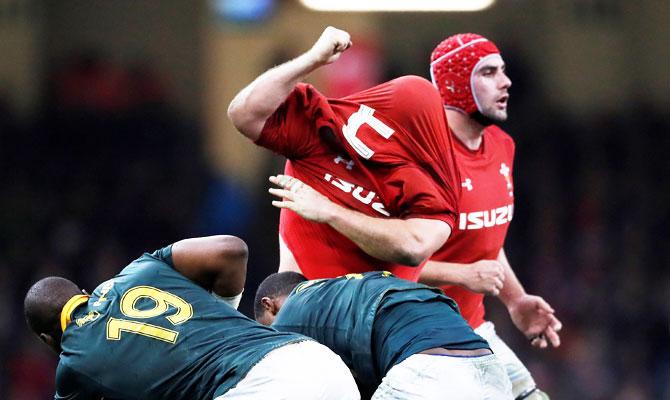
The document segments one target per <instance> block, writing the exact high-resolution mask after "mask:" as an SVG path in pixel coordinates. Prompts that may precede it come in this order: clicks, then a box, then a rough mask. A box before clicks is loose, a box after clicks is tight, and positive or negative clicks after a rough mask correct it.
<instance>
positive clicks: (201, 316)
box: [24, 236, 360, 400]
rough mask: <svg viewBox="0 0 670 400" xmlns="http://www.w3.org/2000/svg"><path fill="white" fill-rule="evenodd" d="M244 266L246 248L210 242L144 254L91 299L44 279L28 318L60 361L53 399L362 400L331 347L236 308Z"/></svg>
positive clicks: (225, 239) (232, 241) (27, 304)
mask: <svg viewBox="0 0 670 400" xmlns="http://www.w3.org/2000/svg"><path fill="white" fill-rule="evenodd" d="M246 262H247V247H246V244H245V243H244V242H243V241H242V240H240V239H238V238H236V237H233V236H212V237H206V238H196V239H186V240H182V241H179V242H177V243H174V244H173V245H171V246H168V247H165V248H162V249H160V250H157V251H155V252H154V253H152V254H148V253H145V254H144V255H143V256H141V257H140V258H138V259H137V260H135V261H133V262H132V263H130V264H129V265H128V266H127V267H125V268H124V269H123V270H122V271H121V273H119V274H118V275H117V276H115V277H114V278H112V279H110V280H108V281H106V282H104V283H102V284H101V285H100V286H98V287H97V288H96V289H95V291H94V292H93V294H92V295H90V296H89V295H87V294H82V291H81V290H80V289H79V288H78V287H77V285H76V284H74V283H73V282H71V281H69V280H67V279H64V278H58V277H49V278H44V279H42V280H40V281H38V282H37V283H35V284H34V285H33V286H32V287H31V288H30V290H29V291H28V294H27V295H26V298H25V301H24V309H25V315H26V319H27V321H28V324H29V326H30V328H31V329H32V330H33V331H34V332H35V333H36V334H37V335H38V336H39V338H40V339H41V340H42V341H43V342H45V343H46V344H47V345H49V346H50V347H51V348H52V349H53V350H55V351H56V352H57V353H60V362H59V363H58V368H57V371H56V395H55V399H68V400H75V399H76V400H93V399H96V400H97V399H100V398H102V397H104V398H107V399H147V400H148V399H152V400H153V399H175V400H179V399H201V400H212V399H215V400H225V399H235V400H238V399H239V400H242V399H249V400H251V399H271V398H290V399H303V400H311V399H332V400H336V399H359V398H360V395H359V393H358V389H357V387H356V384H355V382H354V380H353V378H352V376H351V373H350V372H349V370H348V369H347V367H346V366H345V365H344V364H343V363H342V361H341V360H340V359H339V357H337V356H336V355H335V354H334V353H333V352H332V351H330V350H329V349H328V348H326V347H325V346H322V345H320V344H318V343H316V342H314V341H313V340H311V339H308V338H306V337H304V336H301V335H297V334H291V333H280V332H277V331H276V330H274V329H271V328H267V327H265V326H262V325H260V324H258V323H256V322H255V321H252V320H251V319H249V318H247V317H245V316H244V315H242V314H240V313H239V312H237V310H235V309H234V308H233V306H235V307H236V305H237V303H239V299H240V296H241V292H242V289H243V287H244V281H245V275H246ZM221 296H224V297H221ZM229 304H230V305H229ZM324 368H325V370H324Z"/></svg>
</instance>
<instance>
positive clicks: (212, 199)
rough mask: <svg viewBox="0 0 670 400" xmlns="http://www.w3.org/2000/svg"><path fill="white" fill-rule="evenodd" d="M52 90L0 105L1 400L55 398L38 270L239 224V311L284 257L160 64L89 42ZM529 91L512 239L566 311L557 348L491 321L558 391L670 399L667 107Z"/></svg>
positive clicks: (120, 262)
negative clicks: (215, 160) (124, 59)
mask: <svg viewBox="0 0 670 400" xmlns="http://www.w3.org/2000/svg"><path fill="white" fill-rule="evenodd" d="M512 78H513V80H514V78H515V77H514V76H512ZM522 78H523V77H522ZM46 87H47V88H48V94H47V95H46V96H45V101H44V105H43V112H41V113H39V118H35V119H33V120H30V121H24V120H18V119H17V118H16V117H15V116H14V115H12V112H11V111H10V108H9V107H8V106H7V104H5V103H3V102H2V100H1V99H0V168H1V170H2V174H0V185H1V186H2V193H3V195H2V196H0V226H2V230H1V231H0V234H1V235H2V240H1V241H0V254H2V257H1V258H0V308H1V309H2V310H1V312H0V359H1V360H2V363H1V364H0V371H1V372H0V398H3V399H10V400H36V399H49V398H52V397H51V396H52V395H53V376H54V368H55V365H56V356H55V355H52V354H50V353H49V350H48V349H47V348H46V347H45V346H41V345H40V344H39V342H38V340H37V338H34V337H32V336H30V335H29V334H28V330H27V328H26V326H25V322H24V319H23V315H22V301H23V296H24V294H25V292H26V290H27V288H28V287H29V285H30V284H31V283H32V282H34V281H35V280H36V279H39V278H41V277H44V276H47V275H62V276H65V277H68V278H71V279H73V280H75V281H76V282H80V283H81V284H82V286H83V287H85V288H87V289H88V290H92V289H93V288H94V287H95V286H96V284H97V283H99V282H102V281H103V280H105V279H107V278H109V277H111V276H113V275H114V274H115V273H116V272H117V271H119V270H120V269H121V268H122V267H123V266H125V265H126V264H127V263H128V262H130V261H131V260H132V259H134V258H135V257H137V256H139V255H140V254H141V253H142V252H143V251H149V250H153V249H155V248H158V247H160V246H162V245H165V244H168V243H171V242H174V241H176V240H179V239H181V238H184V237H188V236H195V235H204V234H214V233H232V234H237V235H240V236H241V237H243V238H244V239H245V240H246V241H247V242H248V244H249V247H250V265H249V271H250V276H249V279H248V282H247V288H246V292H245V299H244V302H243V304H242V306H241V311H243V312H244V313H246V314H247V315H251V310H252V308H251V298H252V297H253V293H254V291H255V288H256V285H257V284H258V282H259V281H260V280H261V279H262V278H263V277H264V276H265V274H267V273H269V272H272V271H273V270H274V269H275V267H276V264H277V260H278V257H277V243H276V241H277V240H276V237H277V236H276V224H277V213H276V212H275V210H273V209H272V208H271V207H269V198H266V197H264V196H265V195H264V194H263V193H264V189H265V188H264V187H263V186H261V187H259V188H258V192H257V193H245V192H241V191H239V190H237V189H235V188H234V187H233V186H231V185H230V184H229V182H230V181H229V180H227V179H226V177H225V176H219V174H218V173H214V172H212V171H211V169H210V168H208V167H207V166H206V163H205V161H204V156H203V151H202V136H203V132H202V127H201V126H200V123H199V122H198V121H192V120H189V118H186V117H184V116H183V115H181V114H180V113H179V112H178V111H177V110H176V109H175V108H174V107H173V105H172V104H173V102H172V101H171V99H170V91H169V82H165V80H164V78H162V77H161V76H160V74H159V73H158V72H156V71H154V70H153V69H152V67H151V65H148V64H147V65H135V66H119V65H114V64H113V63H112V62H110V61H108V60H106V59H105V58H104V57H102V56H100V55H97V54H95V53H91V52H84V53H81V54H78V55H76V56H73V57H72V58H71V59H70V60H68V61H67V62H65V63H63V65H61V66H59V67H58V68H55V69H54V71H53V73H52V74H50V76H49V81H48V83H47V85H46ZM515 89H516V90H515ZM517 93H520V94H521V95H519V96H518V97H516V99H515V96H516V95H517ZM522 93H523V86H522V85H519V87H518V88H517V87H514V88H513V89H512V100H511V104H510V120H509V122H508V123H507V124H506V125H505V128H506V129H507V130H508V131H509V132H510V133H511V134H512V136H513V137H514V138H515V140H516V143H517V158H516V163H515V175H514V179H515V196H516V207H515V217H514V223H513V224H512V225H511V231H510V234H509V235H508V242H507V244H506V249H507V254H508V257H509V258H510V261H511V263H512V266H513V267H514V269H515V270H516V272H517V274H518V275H519V277H520V279H521V281H522V282H523V283H524V284H525V286H526V289H527V290H528V291H529V292H531V293H536V294H540V295H542V296H543V297H545V298H546V299H547V300H548V301H549V302H550V303H551V304H552V305H553V306H554V308H555V309H556V312H557V316H558V317H559V318H560V319H561V320H562V322H563V325H564V329H563V331H562V339H563V343H562V345H561V347H560V348H559V349H556V350H544V351H540V350H533V349H532V348H531V347H530V345H529V344H528V343H526V340H525V339H524V337H523V336H522V335H521V334H520V333H519V332H518V331H516V330H515V328H514V327H513V326H512V325H511V322H510V321H509V318H508V316H507V315H505V314H504V313H506V311H505V310H504V308H502V307H500V306H498V305H497V302H496V300H494V299H489V300H488V301H489V302H490V304H491V306H492V307H491V308H490V310H491V311H490V314H491V315H490V317H491V318H492V319H493V320H494V321H495V322H496V324H497V327H498V330H499V332H500V334H501V336H502V337H503V338H505V339H506V340H507V341H508V343H509V344H510V345H511V346H512V347H513V348H514V349H515V350H516V351H517V354H518V355H519V356H520V357H521V358H522V359H523V360H525V361H527V365H528V366H529V367H530V369H531V372H532V373H533V374H534V376H535V378H536V380H537V381H538V383H539V385H540V387H542V388H543V389H545V391H546V392H548V393H549V394H551V395H552V398H554V399H577V398H579V399H598V400H600V399H602V400H605V399H626V400H635V399H651V398H670V269H668V268H667V266H669V265H670V255H668V252H666V251H664V248H665V246H666V245H667V241H668V237H670V235H669V234H668V228H667V227H668V225H669V224H670V213H669V210H670V207H668V204H670V189H669V188H670V185H669V184H668V183H669V182H668V177H670V161H669V160H668V157H667V155H666V154H667V149H668V148H670V137H669V136H668V132H669V131H670V119H669V117H670V114H669V113H668V110H662V109H659V108H657V107H656V106H655V105H654V104H645V103H644V102H643V101H640V102H639V103H638V104H631V105H630V107H629V108H628V109H627V112H626V113H625V114H622V113H607V112H604V113H603V114H601V115H592V116H589V117H583V118H580V119H572V118H570V117H568V115H569V114H568V113H567V112H565V110H560V109H557V108H555V107H552V105H551V104H550V102H549V101H545V100H543V99H542V97H541V96H539V97H535V98H533V99H530V98H529V96H523V95H522Z"/></svg>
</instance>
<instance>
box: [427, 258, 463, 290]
mask: <svg viewBox="0 0 670 400" xmlns="http://www.w3.org/2000/svg"><path fill="white" fill-rule="evenodd" d="M466 266H467V265H466V264H458V263H448V262H442V261H433V260H430V261H428V262H427V263H426V265H424V267H423V269H422V270H421V275H420V276H419V282H421V283H423V284H425V285H429V286H444V285H461V284H462V283H463V272H464V271H465V269H464V268H465V267H466Z"/></svg>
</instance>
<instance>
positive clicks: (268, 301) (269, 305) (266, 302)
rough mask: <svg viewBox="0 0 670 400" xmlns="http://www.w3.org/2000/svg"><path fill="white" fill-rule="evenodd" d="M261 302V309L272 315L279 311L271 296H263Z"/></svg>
mask: <svg viewBox="0 0 670 400" xmlns="http://www.w3.org/2000/svg"><path fill="white" fill-rule="evenodd" d="M261 304H262V305H263V309H265V311H267V312H269V313H270V315H272V316H273V317H274V316H275V315H277V313H278V312H279V305H278V304H277V303H276V302H275V299H273V298H270V297H267V296H265V297H263V298H262V299H261Z"/></svg>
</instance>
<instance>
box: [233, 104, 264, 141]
mask: <svg viewBox="0 0 670 400" xmlns="http://www.w3.org/2000/svg"><path fill="white" fill-rule="evenodd" d="M243 102H244V101H243V100H240V99H237V98H235V99H233V101H232V102H230V105H229V106H228V119H229V120H230V122H232V123H233V126H235V129H237V130H238V131H239V132H240V133H241V134H243V135H244V136H246V137H247V138H249V139H250V140H252V141H256V140H258V138H259V137H260V135H261V130H262V128H263V125H265V118H263V117H261V116H259V115H258V114H257V113H255V112H254V111H253V110H251V109H249V107H247V106H245V105H244V104H242V103H243Z"/></svg>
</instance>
